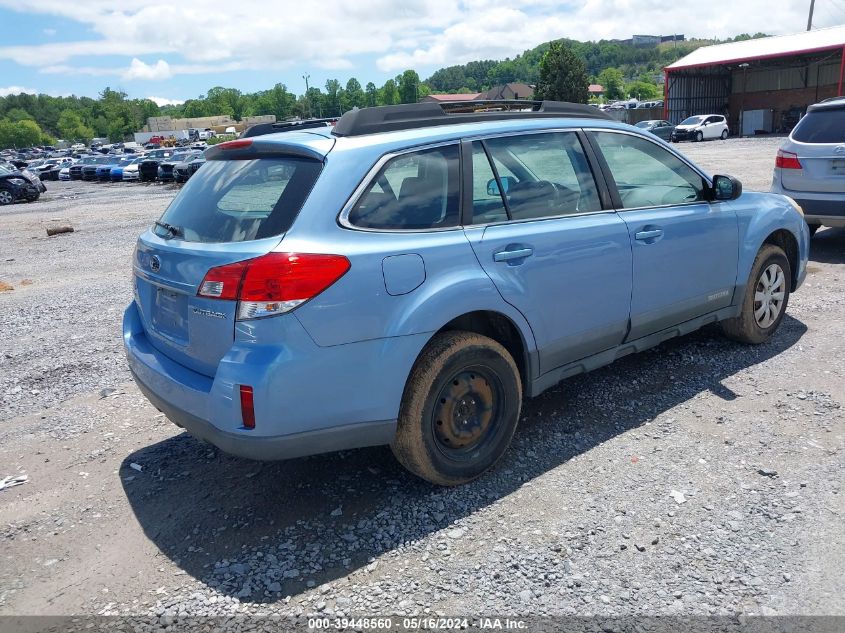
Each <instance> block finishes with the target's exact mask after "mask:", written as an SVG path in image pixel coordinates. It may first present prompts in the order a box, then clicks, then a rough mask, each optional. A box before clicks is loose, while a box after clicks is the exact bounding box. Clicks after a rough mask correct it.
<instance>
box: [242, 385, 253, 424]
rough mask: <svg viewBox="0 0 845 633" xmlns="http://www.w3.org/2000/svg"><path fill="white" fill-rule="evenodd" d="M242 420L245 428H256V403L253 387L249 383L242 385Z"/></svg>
mask: <svg viewBox="0 0 845 633" xmlns="http://www.w3.org/2000/svg"><path fill="white" fill-rule="evenodd" d="M241 420H243V423H244V427H245V428H247V429H254V428H255V404H254V399H253V392H252V387H250V386H249V385H241Z"/></svg>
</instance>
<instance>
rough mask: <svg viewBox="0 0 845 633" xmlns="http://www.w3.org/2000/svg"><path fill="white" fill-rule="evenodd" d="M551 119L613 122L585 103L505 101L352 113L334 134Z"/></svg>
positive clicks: (340, 121) (412, 105)
mask: <svg viewBox="0 0 845 633" xmlns="http://www.w3.org/2000/svg"><path fill="white" fill-rule="evenodd" d="M550 118H580V119H611V118H612V117H610V116H609V115H607V114H605V113H604V112H602V111H601V110H599V109H598V108H594V107H592V106H588V105H584V104H583V103H567V102H564V101H527V100H523V99H519V100H517V99H503V100H492V101H484V100H478V101H453V102H447V103H437V102H423V103H409V104H404V105H391V106H379V107H376V108H362V109H360V110H351V111H349V112H347V113H346V114H344V115H343V116H342V117H340V119H338V121H337V124H336V125H335V126H334V130H332V134H334V135H335V136H362V135H364V134H376V133H378V132H395V131H398V130H413V129H417V128H422V127H431V126H436V125H457V124H461V123H478V122H482V121H501V120H521V119H550Z"/></svg>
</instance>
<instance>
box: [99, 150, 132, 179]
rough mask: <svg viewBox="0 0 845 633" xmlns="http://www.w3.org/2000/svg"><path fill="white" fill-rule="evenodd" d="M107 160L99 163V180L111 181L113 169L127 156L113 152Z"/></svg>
mask: <svg viewBox="0 0 845 633" xmlns="http://www.w3.org/2000/svg"><path fill="white" fill-rule="evenodd" d="M106 158H107V160H105V161H104V162H102V163H100V164H99V165H97V171H96V176H97V180H98V181H99V182H111V170H112V169H114V168H115V167H117V165H118V164H120V161H122V160H123V159H124V158H125V157H124V156H122V155H117V154H111V155H109V156H107V157H106Z"/></svg>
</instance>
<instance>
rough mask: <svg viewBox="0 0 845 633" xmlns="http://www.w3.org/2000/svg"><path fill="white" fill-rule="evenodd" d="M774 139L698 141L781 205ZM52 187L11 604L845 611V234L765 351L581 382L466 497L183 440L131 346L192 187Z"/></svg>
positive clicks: (13, 223)
mask: <svg viewBox="0 0 845 633" xmlns="http://www.w3.org/2000/svg"><path fill="white" fill-rule="evenodd" d="M778 143H779V139H748V140H738V139H731V140H728V141H726V142H710V143H701V144H685V145H683V146H681V149H682V150H683V151H684V152H686V153H687V154H688V155H689V156H691V157H692V158H693V159H694V160H695V161H696V162H698V163H699V164H700V165H702V166H703V167H704V168H706V169H708V170H710V171H711V172H719V173H725V172H727V173H730V174H732V175H735V176H738V177H739V178H740V179H741V180H742V181H743V182H744V185H745V187H746V189H758V190H766V189H767V188H768V185H769V179H770V175H771V166H772V163H773V157H774V153H775V150H776V147H777V145H778ZM48 187H49V191H48V192H47V194H45V195H44V196H43V197H42V200H41V201H39V202H38V203H35V204H27V205H22V204H20V205H15V206H13V207H10V208H4V209H2V210H0V281H2V282H5V283H6V284H9V285H11V286H12V287H13V288H14V289H13V290H10V291H6V292H2V293H0V323H2V327H0V420H2V425H0V478H2V477H3V476H5V475H12V474H18V473H26V474H28V475H29V481H28V482H27V483H25V484H23V485H21V486H18V487H15V488H11V489H7V490H4V491H0V614H36V613H39V614H57V615H58V614H137V615H144V616H148V621H149V622H151V623H154V624H159V625H167V624H169V623H171V622H172V621H174V620H175V619H178V618H184V617H186V616H187V615H191V616H196V615H218V614H224V615H231V614H241V613H246V614H267V613H275V614H294V615H296V614H309V613H322V614H327V615H331V614H334V615H339V614H345V615H351V614H354V615H358V616H361V615H373V614H392V615H402V614H450V615H458V614H461V615H468V616H469V615H474V616H483V615H490V614H508V613H509V614H519V615H529V614H530V615H541V614H599V615H611V616H612V615H628V614H666V615H668V614H675V615H678V614H696V615H707V614H722V615H734V614H839V615H845V597H843V596H845V594H843V591H842V569H843V568H845V532H844V531H843V529H842V526H843V516H845V494H843V477H842V473H843V467H845V452H843V448H845V416H843V408H842V404H843V403H845V298H843V296H844V295H843V285H844V284H845V230H842V229H837V230H833V229H825V230H822V231H820V232H819V233H818V235H817V237H816V239H814V241H813V247H812V253H811V260H812V261H811V262H810V269H809V276H808V279H807V282H806V284H805V286H804V287H803V288H802V289H801V290H800V291H799V292H798V293H797V294H796V295H794V296H793V297H792V300H791V301H790V305H789V311H788V315H787V317H786V319H785V320H784V322H783V325H782V327H781V329H780V331H779V333H778V334H777V336H776V337H775V338H774V339H773V340H772V341H770V342H769V343H767V344H764V345H761V346H759V347H744V346H740V345H737V344H734V343H731V342H728V341H726V340H725V339H723V338H722V337H721V336H720V335H719V333H718V331H717V330H716V329H715V328H711V329H707V330H704V331H701V332H698V333H696V334H694V335H691V336H687V337H685V338H682V339H679V340H674V341H670V342H668V343H665V344H663V345H661V346H660V347H659V348H657V349H654V350H650V351H648V352H645V353H643V354H640V355H637V356H634V357H627V358H625V359H623V360H622V361H619V362H617V363H616V364H614V365H612V366H610V367H606V368H604V369H602V370H599V371H596V372H594V373H592V374H589V375H586V376H579V377H576V378H573V379H570V380H568V381H566V382H564V383H562V384H561V385H559V386H558V387H557V388H555V389H553V390H550V391H549V392H547V393H545V394H544V395H543V396H541V397H540V398H538V399H536V400H533V401H529V402H528V403H526V406H525V407H524V420H523V421H522V423H521V429H520V431H518V433H517V437H516V439H515V441H514V444H513V446H512V447H511V450H510V451H509V453H508V455H507V456H506V458H505V459H504V460H503V461H502V463H501V464H500V465H499V466H498V467H497V468H496V469H495V470H494V471H493V472H492V473H490V474H489V475H488V476H485V477H483V478H481V479H480V480H478V481H476V482H474V483H472V484H470V485H467V486H463V487H461V488H457V489H448V490H446V489H438V488H434V487H432V486H429V485H427V484H425V483H423V482H420V481H418V480H416V479H414V478H413V477H412V476H410V475H408V474H406V473H405V472H404V471H403V470H402V469H401V468H400V467H399V466H398V465H397V464H396V463H395V462H394V460H393V458H392V456H391V454H390V452H389V450H388V449H386V448H375V449H365V450H358V451H350V452H346V453H338V454H331V455H323V456H316V457H311V458H306V459H299V460H293V461H288V462H282V463H257V462H250V461H245V460H239V459H235V458H231V457H228V456H226V455H222V454H219V453H218V452H217V451H216V450H214V449H213V448H211V447H209V446H208V445H204V444H202V443H200V442H198V441H196V440H194V439H192V438H191V437H189V436H187V435H186V434H183V433H180V432H179V430H178V429H177V428H176V427H175V426H173V425H172V424H171V423H170V422H168V421H167V420H166V419H165V418H164V417H163V415H162V414H160V413H158V412H157V411H156V410H155V409H153V408H152V407H151V406H150V405H148V404H147V403H146V401H145V400H144V398H143V397H141V396H140V394H139V392H138V391H137V389H136V388H135V387H134V385H133V384H132V383H131V381H130V379H129V375H128V372H127V370H126V367H125V362H124V358H123V351H122V346H121V340H120V321H121V315H122V311H123V308H124V306H125V305H126V304H127V302H128V301H129V300H130V294H131V286H130V264H129V262H130V258H131V253H132V249H133V246H134V240H135V238H136V236H137V235H138V234H139V233H140V232H141V231H142V230H143V229H144V228H145V227H147V226H148V225H149V224H150V223H151V222H152V220H154V219H155V218H156V217H158V215H159V214H160V212H161V211H162V210H163V208H164V207H165V206H166V204H167V203H168V201H169V200H170V199H171V198H172V196H173V195H174V194H175V192H176V189H175V187H172V186H159V185H111V184H106V185H98V184H88V183H49V184H48ZM65 222H67V223H70V224H72V225H73V226H74V227H75V228H76V232H74V233H72V234H65V235H59V236H56V237H52V238H47V237H46V235H45V227H47V226H50V225H51V224H55V223H65ZM136 466H137V467H138V468H136Z"/></svg>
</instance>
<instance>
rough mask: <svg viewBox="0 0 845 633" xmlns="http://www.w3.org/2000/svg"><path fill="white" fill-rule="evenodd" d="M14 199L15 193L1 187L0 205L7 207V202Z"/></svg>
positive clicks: (9, 202)
mask: <svg viewBox="0 0 845 633" xmlns="http://www.w3.org/2000/svg"><path fill="white" fill-rule="evenodd" d="M14 201H15V194H13V193H12V192H11V191H9V190H8V189H6V188H5V187H0V207H5V206H6V205H7V204H12V203H13V202H14Z"/></svg>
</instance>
